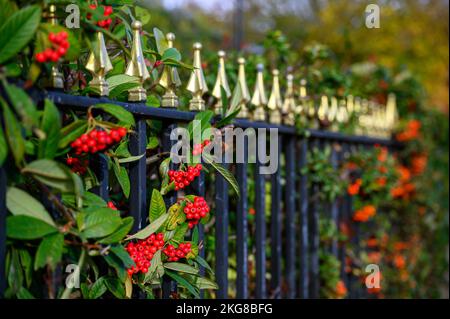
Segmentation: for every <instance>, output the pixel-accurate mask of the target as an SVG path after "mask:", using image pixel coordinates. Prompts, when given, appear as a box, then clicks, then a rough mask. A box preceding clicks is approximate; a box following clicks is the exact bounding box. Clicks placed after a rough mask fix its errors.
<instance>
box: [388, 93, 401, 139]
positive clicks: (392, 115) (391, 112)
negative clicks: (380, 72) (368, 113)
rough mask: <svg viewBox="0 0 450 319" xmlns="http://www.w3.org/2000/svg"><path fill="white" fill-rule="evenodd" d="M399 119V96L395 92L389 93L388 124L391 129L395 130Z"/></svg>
mask: <svg viewBox="0 0 450 319" xmlns="http://www.w3.org/2000/svg"><path fill="white" fill-rule="evenodd" d="M397 121H398V111H397V98H396V97H395V94H392V93H391V94H389V95H388V100H387V103H386V125H387V126H388V128H389V130H391V131H392V130H393V129H394V128H395V126H396V124H397Z"/></svg>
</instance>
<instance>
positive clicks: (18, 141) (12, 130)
mask: <svg viewBox="0 0 450 319" xmlns="http://www.w3.org/2000/svg"><path fill="white" fill-rule="evenodd" d="M0 103H1V105H2V106H3V116H4V123H5V133H6V138H7V140H8V144H9V149H10V150H11V153H12V155H13V156H14V159H15V162H16V165H20V163H21V162H22V159H23V156H24V155H25V141H24V139H23V137H22V129H21V126H20V123H19V122H18V121H17V119H16V117H15V116H14V114H13V113H12V112H11V110H10V109H9V106H8V105H7V104H6V103H5V102H4V101H3V99H1V98H0Z"/></svg>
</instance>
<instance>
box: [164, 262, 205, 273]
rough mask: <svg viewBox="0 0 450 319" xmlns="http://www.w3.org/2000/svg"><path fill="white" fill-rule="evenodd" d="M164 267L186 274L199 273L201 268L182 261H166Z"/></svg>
mask: <svg viewBox="0 0 450 319" xmlns="http://www.w3.org/2000/svg"><path fill="white" fill-rule="evenodd" d="M164 268H166V269H170V270H174V271H177V272H184V273H186V274H191V275H197V274H198V272H199V270H198V269H197V268H194V267H192V266H189V265H187V264H182V263H175V262H174V263H165V264H164Z"/></svg>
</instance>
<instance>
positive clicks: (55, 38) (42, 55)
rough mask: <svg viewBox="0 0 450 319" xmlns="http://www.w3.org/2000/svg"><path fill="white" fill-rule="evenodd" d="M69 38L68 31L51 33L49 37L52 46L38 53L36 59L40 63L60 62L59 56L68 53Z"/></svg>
mask: <svg viewBox="0 0 450 319" xmlns="http://www.w3.org/2000/svg"><path fill="white" fill-rule="evenodd" d="M67 38H68V34H67V32H66V31H61V32H59V33H50V34H49V35H48V39H49V41H50V42H51V43H52V47H51V48H47V49H45V50H44V51H43V52H39V53H36V61H37V62H39V63H45V62H58V60H59V58H61V57H62V56H64V55H66V53H67V50H68V49H69V47H70V43H69V41H68V40H67Z"/></svg>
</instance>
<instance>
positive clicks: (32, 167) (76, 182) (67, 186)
mask: <svg viewBox="0 0 450 319" xmlns="http://www.w3.org/2000/svg"><path fill="white" fill-rule="evenodd" d="M22 173H28V174H32V175H33V177H34V178H36V179H37V180H38V181H40V182H42V183H44V184H46V185H48V186H50V187H53V188H55V189H57V190H59V191H61V192H62V193H72V192H76V193H77V194H78V195H80V194H82V193H83V190H82V189H81V187H82V183H81V180H80V178H79V176H78V175H76V174H73V173H72V172H71V171H70V170H69V169H68V168H67V167H65V166H63V165H62V164H59V163H57V162H55V161H52V160H48V159H41V160H37V161H34V162H31V163H30V164H28V165H27V166H25V168H23V169H22Z"/></svg>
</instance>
